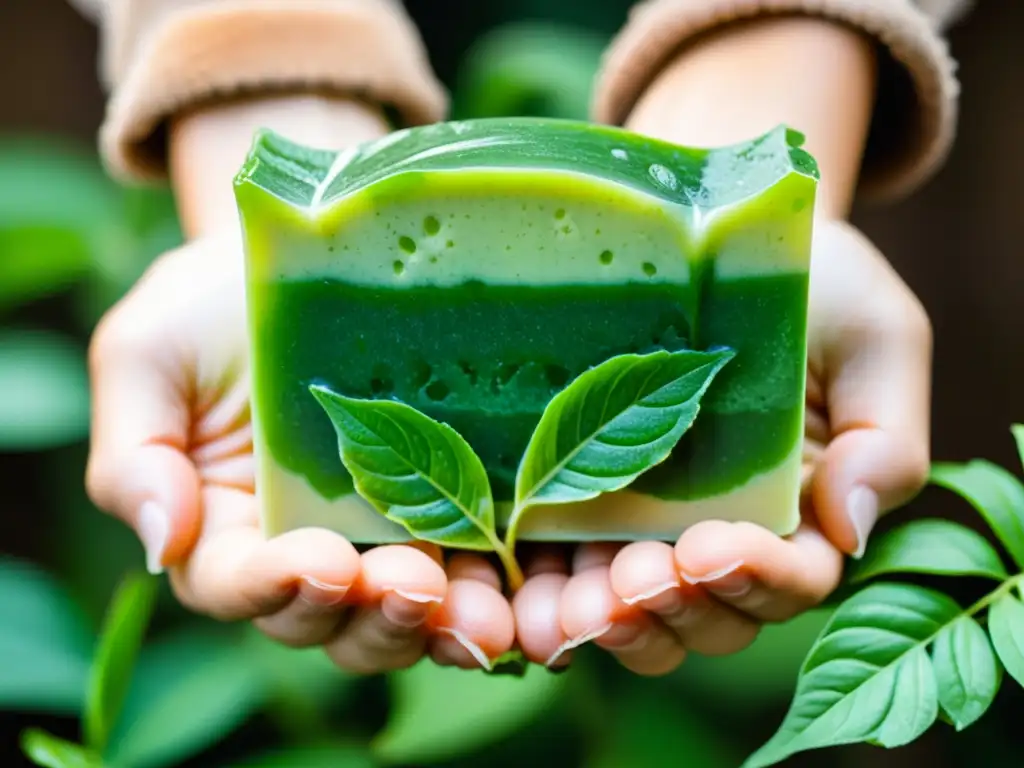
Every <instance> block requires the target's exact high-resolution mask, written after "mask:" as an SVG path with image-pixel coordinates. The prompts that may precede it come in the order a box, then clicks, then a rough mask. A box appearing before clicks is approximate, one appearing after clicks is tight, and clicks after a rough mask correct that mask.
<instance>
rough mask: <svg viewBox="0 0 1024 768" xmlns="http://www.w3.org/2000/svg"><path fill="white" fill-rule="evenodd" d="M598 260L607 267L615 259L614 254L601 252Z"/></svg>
mask: <svg viewBox="0 0 1024 768" xmlns="http://www.w3.org/2000/svg"><path fill="white" fill-rule="evenodd" d="M599 258H600V259H601V263H602V264H606V265H607V264H611V263H612V261H613V260H614V259H615V254H614V253H612V252H611V251H601V256H600V257H599Z"/></svg>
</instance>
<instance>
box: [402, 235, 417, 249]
mask: <svg viewBox="0 0 1024 768" xmlns="http://www.w3.org/2000/svg"><path fill="white" fill-rule="evenodd" d="M398 247H399V248H401V249H402V250H403V251H405V252H406V253H416V241H415V240H413V239H412V238H411V237H409V236H407V235H402V236H401V237H400V238H398Z"/></svg>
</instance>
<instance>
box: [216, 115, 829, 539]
mask: <svg viewBox="0 0 1024 768" xmlns="http://www.w3.org/2000/svg"><path fill="white" fill-rule="evenodd" d="M801 143H802V137H801V136H800V135H799V134H798V133H796V132H795V131H792V130H789V129H787V128H786V127H779V128H777V129H774V130H772V131H770V132H768V133H767V134H765V135H763V136H760V137H757V138H755V139H753V140H751V141H749V142H745V143H742V144H739V145H734V146H729V147H724V148H719V149H714V150H703V149H692V148H685V147H680V146H675V145H672V144H668V143H663V142H660V141H655V140H652V139H649V138H646V137H642V136H639V135H636V134H633V133H630V132H627V131H624V130H621V129H617V128H610V127H603V126H595V125H590V124H586V123H577V122H571V121H562V120H545V119H532V118H521V119H486V120H474V121H464V122H450V123H441V124H437V125H432V126H425V127H416V128H412V129H408V130H404V131H399V132H396V133H393V134H391V135H389V136H387V137H385V138H383V139H380V140H377V141H374V142H370V143H366V144H362V145H358V146H355V147H352V148H349V149H346V150H344V151H341V152H338V153H335V152H326V151H320V150H315V149H311V148H308V147H304V146H299V145H296V144H294V143H291V142H289V141H287V140H285V139H284V138H282V137H281V136H279V135H276V134H274V133H271V132H266V131H264V132H261V133H259V134H258V135H257V137H256V139H255V142H254V145H253V148H252V150H251V152H250V154H249V156H248V158H247V160H246V162H245V164H244V166H243V167H242V169H241V170H240V172H239V173H238V175H237V177H236V179H235V193H236V198H237V202H238V208H239V213H240V217H241V221H242V226H243V233H244V246H245V258H246V269H247V277H246V281H247V302H248V312H249V340H250V353H251V358H250V359H251V365H252V418H253V428H254V451H255V457H256V462H257V478H256V490H257V496H258V498H259V503H260V508H261V514H262V516H263V517H262V519H263V523H264V527H265V530H266V531H267V532H268V533H269V534H271V535H273V534H277V533H280V532H283V531H286V530H289V529H292V528H296V527H301V526H308V525H315V526H323V527H327V528H330V529H333V530H335V531H338V532H339V533H341V534H343V535H344V536H346V537H347V538H348V539H349V540H351V541H353V542H357V543H383V542H395V541H406V540H408V539H409V533H408V532H407V531H406V530H405V529H404V528H402V527H400V526H398V525H397V524H395V523H392V522H390V521H388V520H387V519H386V518H385V517H384V516H382V515H381V514H379V513H378V512H377V511H375V510H374V509H373V508H372V507H371V506H370V505H369V504H367V503H366V502H364V501H363V499H362V498H361V497H359V496H358V495H357V494H356V493H355V491H354V490H353V483H352V478H351V477H350V476H349V474H348V473H347V472H346V470H345V468H344V466H343V465H342V463H341V461H340V459H339V450H338V441H337V436H336V433H335V431H334V428H333V426H332V425H331V423H330V421H329V419H328V418H327V417H326V416H325V414H324V412H323V410H322V408H321V407H320V405H319V404H318V403H317V402H316V400H315V399H314V397H313V396H312V395H311V394H310V392H309V387H310V386H311V385H313V384H320V385H325V386H327V387H329V388H331V389H332V390H334V391H336V392H339V393H341V394H344V395H347V396H349V397H360V398H378V397H379V398H391V399H397V400H400V401H402V402H404V403H406V404H408V405H411V406H413V407H415V408H417V409H418V410H420V411H422V412H423V413H425V414H427V415H428V416H430V417H432V418H434V419H436V420H438V421H443V422H445V423H447V424H449V425H451V426H452V427H453V428H455V429H456V431H458V432H459V433H460V434H461V435H462V436H463V437H465V438H466V440H467V441H468V442H469V444H470V445H471V446H472V447H473V449H474V450H475V451H476V453H477V454H478V455H479V456H480V457H481V459H482V460H483V463H484V466H485V468H486V470H487V473H488V476H489V478H490V481H491V485H492V488H493V492H494V497H495V501H496V506H497V514H498V518H499V522H500V521H501V520H502V516H503V515H506V516H507V514H508V512H509V502H510V500H511V498H512V489H513V481H514V477H515V471H516V467H517V466H518V463H519V459H520V457H521V455H522V452H523V450H524V448H525V446H526V444H527V442H528V440H529V437H530V434H531V432H532V430H533V428H534V427H535V426H536V424H537V422H538V420H539V418H540V414H541V412H542V411H543V409H544V406H545V405H546V404H547V402H548V401H550V399H551V398H552V397H553V396H554V395H555V394H556V393H557V392H559V391H560V389H561V388H563V387H564V386H565V385H566V383H567V382H569V381H571V380H572V379H573V378H574V377H576V376H578V375H579V374H580V373H582V372H583V371H585V370H587V369H588V368H590V367H592V366H595V365H597V364H599V363H601V362H603V361H605V360H607V359H608V358H610V357H612V356H614V355H618V354H622V353H627V352H644V351H652V350H655V349H668V350H670V351H674V350H678V349H697V350H704V349H709V348H712V347H719V346H725V347H729V348H731V349H732V350H734V351H735V358H734V359H733V360H732V361H731V362H730V363H729V365H727V366H726V367H725V369H723V371H722V372H721V373H720V374H719V376H718V378H717V379H716V380H715V382H714V384H713V385H712V386H711V387H710V389H709V390H708V392H707V394H706V395H705V397H704V400H703V402H702V404H701V408H700V412H699V415H698V417H697V419H696V422H695V423H694V424H693V426H692V427H691V428H690V430H689V431H688V432H687V433H686V434H685V435H684V437H683V439H682V441H681V442H680V443H679V444H678V445H677V446H676V448H675V450H674V451H673V452H672V454H671V456H669V458H668V459H667V460H666V461H664V462H663V463H661V464H659V465H658V466H656V467H655V468H653V469H652V470H650V471H649V472H647V473H645V474H643V475H641V476H640V477H639V478H638V479H637V480H636V481H635V482H634V483H632V485H630V486H629V487H628V488H626V489H624V490H622V491H618V492H615V493H609V494H605V495H603V496H600V497H598V498H596V499H592V500H588V501H585V502H580V503H573V504H565V505H561V506H552V507H550V508H547V509H545V510H544V511H543V512H538V511H534V512H532V513H531V514H530V515H529V516H528V517H527V518H526V519H525V520H524V521H523V525H522V527H521V529H520V533H519V538H520V539H521V540H522V539H527V540H529V539H532V540H548V541H598V540H636V539H666V540H671V539H674V538H676V537H677V536H678V535H679V534H680V533H681V532H682V530H683V529H685V528H686V527H687V526H689V525H692V524H693V523H695V522H697V521H699V520H703V519H709V518H714V519H722V520H748V521H752V522H755V523H759V524H761V525H763V526H765V527H767V528H769V529H770V530H772V531H775V532H777V533H779V534H786V533H789V532H791V531H793V530H794V529H795V527H796V525H797V523H798V520H799V494H800V477H801V441H802V437H803V419H804V394H805V376H806V362H807V361H806V355H807V352H806V331H807V298H808V272H809V266H810V247H811V231H812V222H813V208H814V197H815V191H816V186H817V178H818V173H817V168H816V165H815V162H814V160H813V158H812V157H811V156H810V155H809V154H807V152H805V151H804V150H803V149H801V147H800V145H801Z"/></svg>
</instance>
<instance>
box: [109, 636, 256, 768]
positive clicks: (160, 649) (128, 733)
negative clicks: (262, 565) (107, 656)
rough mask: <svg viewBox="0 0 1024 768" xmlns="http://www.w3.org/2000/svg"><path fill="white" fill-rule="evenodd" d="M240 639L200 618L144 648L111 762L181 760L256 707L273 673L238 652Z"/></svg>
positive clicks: (157, 764)
mask: <svg viewBox="0 0 1024 768" xmlns="http://www.w3.org/2000/svg"><path fill="white" fill-rule="evenodd" d="M238 639H239V638H238V634H237V633H236V632H225V631H223V630H218V629H215V628H211V627H210V626H209V625H207V624H205V623H202V624H198V625H193V626H187V627H185V628H184V629H182V630H179V631H178V632H176V633H174V634H172V635H170V636H168V637H166V638H163V639H162V640H161V641H159V642H156V643H153V644H152V645H149V646H147V647H145V648H143V649H142V652H141V653H140V655H139V661H138V664H137V666H136V669H135V674H134V677H133V680H132V685H131V690H130V693H129V695H128V698H127V700H126V702H125V707H124V710H123V713H122V716H121V718H120V722H119V724H118V728H117V729H116V730H115V731H114V735H113V737H112V738H111V740H110V746H109V747H108V749H107V750H106V755H107V757H108V758H109V760H110V761H111V762H112V763H114V764H115V765H118V766H129V767H130V768H164V766H174V765H178V764H180V763H181V762H183V761H184V760H186V759H187V758H189V757H194V756H196V755H198V754H200V753H201V752H202V751H203V750H205V749H207V748H208V747H210V746H212V745H213V744H216V743H217V742H219V741H220V740H222V739H223V738H224V737H226V736H227V735H228V734H230V733H231V732H232V731H233V730H234V729H235V728H237V727H238V726H240V725H241V724H242V723H243V722H245V721H246V720H247V719H248V718H249V717H250V716H251V715H252V714H253V713H254V712H255V711H256V710H258V709H259V707H260V706H261V705H262V704H263V703H264V701H265V699H266V695H267V688H268V686H267V678H266V677H265V676H264V675H263V674H261V673H262V670H261V669H260V668H259V667H258V666H254V665H253V663H252V662H253V659H252V657H251V656H249V655H248V654H246V653H240V652H239V644H238ZM168 723H173V724H174V726H173V727H172V728H169V727H168Z"/></svg>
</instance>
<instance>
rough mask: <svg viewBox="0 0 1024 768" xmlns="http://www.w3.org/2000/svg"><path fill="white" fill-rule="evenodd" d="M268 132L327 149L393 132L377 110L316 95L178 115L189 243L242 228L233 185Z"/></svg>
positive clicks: (176, 151) (173, 138)
mask: <svg viewBox="0 0 1024 768" xmlns="http://www.w3.org/2000/svg"><path fill="white" fill-rule="evenodd" d="M260 128H269V129H271V130H273V131H276V132H278V133H280V134H281V135H283V136H285V137H287V138H289V139H291V140H293V141H297V142H299V143H302V144H306V145H309V146H312V147H317V148H320V149H341V148H343V147H345V146H348V145H351V144H355V143H358V142H361V141H366V140H370V139H374V138H378V137H380V136H383V135H385V134H387V133H388V132H389V131H390V130H391V129H390V127H389V125H388V123H387V120H386V119H385V117H384V114H383V111H382V110H381V109H380V108H379V107H377V106H375V105H371V104H369V103H367V102H364V101H360V100H358V99H355V98H349V97H343V96H329V95H318V94H313V93H286V94H275V95H261V96H255V97H250V98H245V99H237V100H230V101H220V102H215V103H211V104H207V105H203V106H199V107H196V108H194V109H190V110H187V111H183V112H181V113H179V114H177V115H175V116H174V117H173V118H172V119H171V120H170V121H169V132H168V142H167V147H168V166H169V171H170V179H171V187H172V189H173V191H174V196H175V200H176V202H177V206H178V213H179V216H180V218H181V223H182V228H183V230H184V232H185V235H186V237H187V238H188V239H193V238H195V237H199V236H202V235H208V234H212V233H216V232H220V231H223V230H225V229H228V228H236V227H238V212H237V210H236V207H235V198H234V190H233V188H232V179H233V178H234V176H235V174H236V173H237V172H238V169H239V168H240V167H241V166H242V163H243V161H244V160H245V156H246V154H247V153H248V151H249V148H250V146H251V144H252V140H253V135H254V134H255V132H256V131H257V130H259V129H260Z"/></svg>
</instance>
